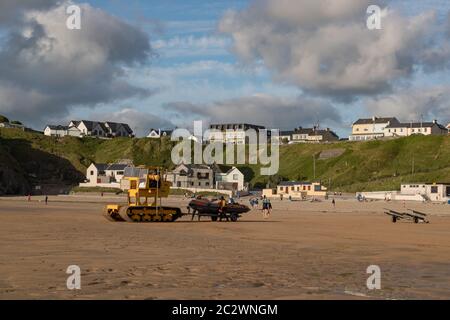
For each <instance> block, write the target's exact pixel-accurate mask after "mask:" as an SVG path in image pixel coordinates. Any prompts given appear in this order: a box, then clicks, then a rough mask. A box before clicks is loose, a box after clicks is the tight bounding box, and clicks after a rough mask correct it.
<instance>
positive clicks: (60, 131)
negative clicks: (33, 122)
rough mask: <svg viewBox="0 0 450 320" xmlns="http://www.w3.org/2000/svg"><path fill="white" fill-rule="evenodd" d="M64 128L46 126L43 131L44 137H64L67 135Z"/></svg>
mask: <svg viewBox="0 0 450 320" xmlns="http://www.w3.org/2000/svg"><path fill="white" fill-rule="evenodd" d="M67 129H68V128H67V127H66V126H54V125H48V126H46V127H45V129H44V135H46V136H49V137H64V136H65V135H66V134H67Z"/></svg>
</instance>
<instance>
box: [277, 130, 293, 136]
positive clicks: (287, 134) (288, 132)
mask: <svg viewBox="0 0 450 320" xmlns="http://www.w3.org/2000/svg"><path fill="white" fill-rule="evenodd" d="M294 133H295V131H294V130H290V131H280V136H291V135H292V134H294Z"/></svg>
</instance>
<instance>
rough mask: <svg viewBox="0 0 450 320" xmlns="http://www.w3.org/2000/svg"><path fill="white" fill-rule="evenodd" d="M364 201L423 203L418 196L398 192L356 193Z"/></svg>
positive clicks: (421, 198)
mask: <svg viewBox="0 0 450 320" xmlns="http://www.w3.org/2000/svg"><path fill="white" fill-rule="evenodd" d="M358 194H361V195H362V196H363V197H364V198H366V199H373V200H385V199H387V200H393V201H424V200H425V199H424V197H423V196H422V195H420V194H401V193H400V192H398V191H378V192H360V193H359V192H358V193H357V195H358Z"/></svg>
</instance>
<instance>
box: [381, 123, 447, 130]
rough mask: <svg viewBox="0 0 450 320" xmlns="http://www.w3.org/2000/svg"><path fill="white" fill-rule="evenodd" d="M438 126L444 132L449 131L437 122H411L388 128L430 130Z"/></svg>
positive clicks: (392, 125) (391, 125)
mask: <svg viewBox="0 0 450 320" xmlns="http://www.w3.org/2000/svg"><path fill="white" fill-rule="evenodd" d="M435 125H436V126H438V127H439V128H440V129H442V130H447V129H446V128H445V127H444V126H443V125H441V124H439V123H437V122H410V123H398V124H390V125H388V126H386V128H388V129H389V128H430V127H433V126H435Z"/></svg>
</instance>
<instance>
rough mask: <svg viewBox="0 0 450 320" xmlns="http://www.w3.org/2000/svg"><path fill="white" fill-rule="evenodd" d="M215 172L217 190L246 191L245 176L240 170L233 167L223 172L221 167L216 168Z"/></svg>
mask: <svg viewBox="0 0 450 320" xmlns="http://www.w3.org/2000/svg"><path fill="white" fill-rule="evenodd" d="M214 171H215V172H214V179H215V184H216V189H227V190H233V191H242V190H245V185H244V174H243V173H242V172H241V171H240V170H239V169H238V168H236V167H232V168H231V169H229V170H227V171H225V172H223V171H222V170H221V169H220V167H219V166H216V169H215V170H214Z"/></svg>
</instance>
